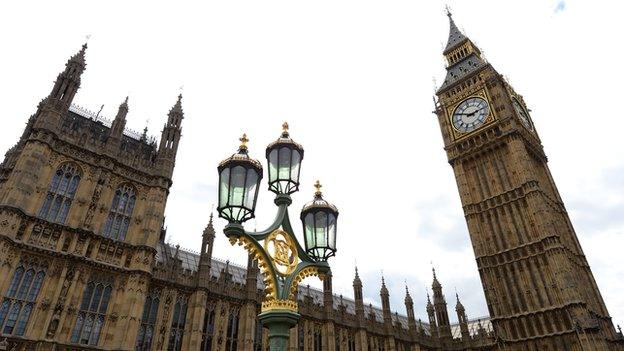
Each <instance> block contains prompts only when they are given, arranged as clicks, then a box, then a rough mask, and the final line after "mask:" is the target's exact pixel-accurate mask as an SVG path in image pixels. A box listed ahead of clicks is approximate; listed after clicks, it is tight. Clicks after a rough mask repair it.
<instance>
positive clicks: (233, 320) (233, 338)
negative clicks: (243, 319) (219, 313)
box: [225, 308, 238, 351]
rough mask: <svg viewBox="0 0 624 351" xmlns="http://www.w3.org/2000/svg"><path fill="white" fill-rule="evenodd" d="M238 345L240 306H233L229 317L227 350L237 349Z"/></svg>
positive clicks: (233, 350) (234, 350)
mask: <svg viewBox="0 0 624 351" xmlns="http://www.w3.org/2000/svg"><path fill="white" fill-rule="evenodd" d="M237 345H238V308H232V309H231V310H230V315H229V317H228V326H227V334H226V340H225V351H236V349H237V348H236V346H237Z"/></svg>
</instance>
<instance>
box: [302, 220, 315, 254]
mask: <svg viewBox="0 0 624 351" xmlns="http://www.w3.org/2000/svg"><path fill="white" fill-rule="evenodd" d="M303 236H304V238H305V242H306V249H310V248H312V247H314V215H313V214H312V213H308V214H307V215H306V216H305V223H304V228H303Z"/></svg>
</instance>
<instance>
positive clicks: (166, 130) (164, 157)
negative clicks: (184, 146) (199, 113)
mask: <svg viewBox="0 0 624 351" xmlns="http://www.w3.org/2000/svg"><path fill="white" fill-rule="evenodd" d="M168 116H169V118H168V119H167V123H165V126H164V127H163V130H162V133H161V137H160V146H159V147H158V156H157V158H156V159H157V163H158V165H159V167H160V168H161V170H162V171H163V172H164V174H165V176H167V177H168V178H171V176H172V175H173V168H174V166H175V159H176V154H177V153H178V145H179V143H180V137H181V136H182V120H183V119H184V111H182V94H180V95H178V101H176V103H175V105H173V107H172V108H171V110H170V111H169V115H168Z"/></svg>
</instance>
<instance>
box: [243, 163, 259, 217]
mask: <svg viewBox="0 0 624 351" xmlns="http://www.w3.org/2000/svg"><path fill="white" fill-rule="evenodd" d="M257 186H258V173H257V171H256V170H255V169H253V168H250V169H248V170H247V184H246V185H245V188H246V191H247V195H245V207H247V208H248V209H250V210H251V209H253V208H254V200H255V199H256V187H257Z"/></svg>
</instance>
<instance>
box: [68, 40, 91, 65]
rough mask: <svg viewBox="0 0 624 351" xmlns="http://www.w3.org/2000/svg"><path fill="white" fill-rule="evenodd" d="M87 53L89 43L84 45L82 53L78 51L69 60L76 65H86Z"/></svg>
mask: <svg viewBox="0 0 624 351" xmlns="http://www.w3.org/2000/svg"><path fill="white" fill-rule="evenodd" d="M86 51H87V42H85V43H84V44H82V48H81V49H80V51H78V52H77V53H76V54H75V55H74V56H72V57H71V58H70V59H69V62H76V63H81V64H84V63H85V52H86Z"/></svg>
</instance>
